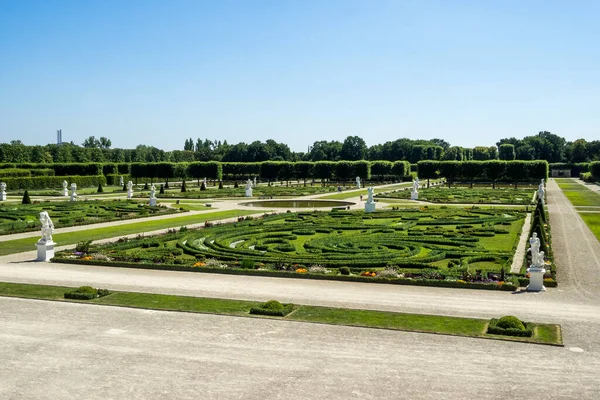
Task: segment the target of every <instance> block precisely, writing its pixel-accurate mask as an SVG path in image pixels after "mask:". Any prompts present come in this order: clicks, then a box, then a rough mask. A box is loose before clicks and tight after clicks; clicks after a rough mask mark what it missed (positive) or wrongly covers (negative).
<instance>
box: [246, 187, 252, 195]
mask: <svg viewBox="0 0 600 400" xmlns="http://www.w3.org/2000/svg"><path fill="white" fill-rule="evenodd" d="M246 197H252V188H249V189H246Z"/></svg>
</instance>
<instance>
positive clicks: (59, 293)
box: [0, 282, 562, 345]
mask: <svg viewBox="0 0 600 400" xmlns="http://www.w3.org/2000/svg"><path fill="white" fill-rule="evenodd" d="M70 290H72V288H68V287H63V286H45V285H30V284H20V283H2V282H0V296H7V297H23V298H33V299H46V300H57V301H69V302H72V301H73V300H65V299H64V297H63V294H64V292H66V291H70ZM75 302H80V303H81V302H82V301H75ZM85 302H87V303H91V304H103V305H112V306H122V307H133V308H144V309H153V310H164V311H184V312H195V313H206V314H219V315H230V316H248V317H249V316H250V314H249V311H250V309H251V308H252V307H256V306H259V305H260V304H261V303H258V302H252V301H242V300H227V299H211V298H201V297H189V296H175V295H164V294H150V293H135V292H114V293H112V294H110V295H108V296H105V297H101V298H98V299H95V300H89V301H85ZM253 318H273V317H264V316H258V315H254V316H253ZM279 319H283V320H288V321H299V322H309V323H322V324H329V325H347V326H359V327H365V328H382V329H392V330H401V331H409V332H425V333H438V334H444V335H455V336H467V337H475V338H477V337H479V338H481V337H488V338H495V339H503V340H514V341H525V342H530V343H540V344H554V345H562V336H561V330H560V325H547V324H536V325H535V328H534V337H532V338H516V337H508V336H498V335H487V334H486V333H485V331H486V329H487V324H488V320H484V319H475V318H459V317H446V316H437V315H423V314H405V313H394V312H385V311H373V310H354V309H343V308H331V307H316V306H302V305H301V306H297V308H296V310H295V311H294V312H292V313H291V314H289V315H288V316H286V317H279Z"/></svg>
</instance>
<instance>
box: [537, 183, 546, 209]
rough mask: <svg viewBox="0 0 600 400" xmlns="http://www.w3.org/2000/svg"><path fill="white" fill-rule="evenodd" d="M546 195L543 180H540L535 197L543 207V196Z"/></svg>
mask: <svg viewBox="0 0 600 400" xmlns="http://www.w3.org/2000/svg"><path fill="white" fill-rule="evenodd" d="M545 194H546V190H545V189H544V180H543V179H542V181H541V183H540V185H539V186H538V190H537V196H538V200H539V201H541V202H542V205H545V201H544V195H545Z"/></svg>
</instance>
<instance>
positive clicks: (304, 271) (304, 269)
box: [296, 268, 308, 274]
mask: <svg viewBox="0 0 600 400" xmlns="http://www.w3.org/2000/svg"><path fill="white" fill-rule="evenodd" d="M296 272H297V273H299V274H305V273H307V272H308V271H307V270H306V268H298V269H297V270H296Z"/></svg>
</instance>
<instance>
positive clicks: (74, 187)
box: [71, 182, 77, 201]
mask: <svg viewBox="0 0 600 400" xmlns="http://www.w3.org/2000/svg"><path fill="white" fill-rule="evenodd" d="M71 201H77V184H76V183H75V182H73V183H71Z"/></svg>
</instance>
